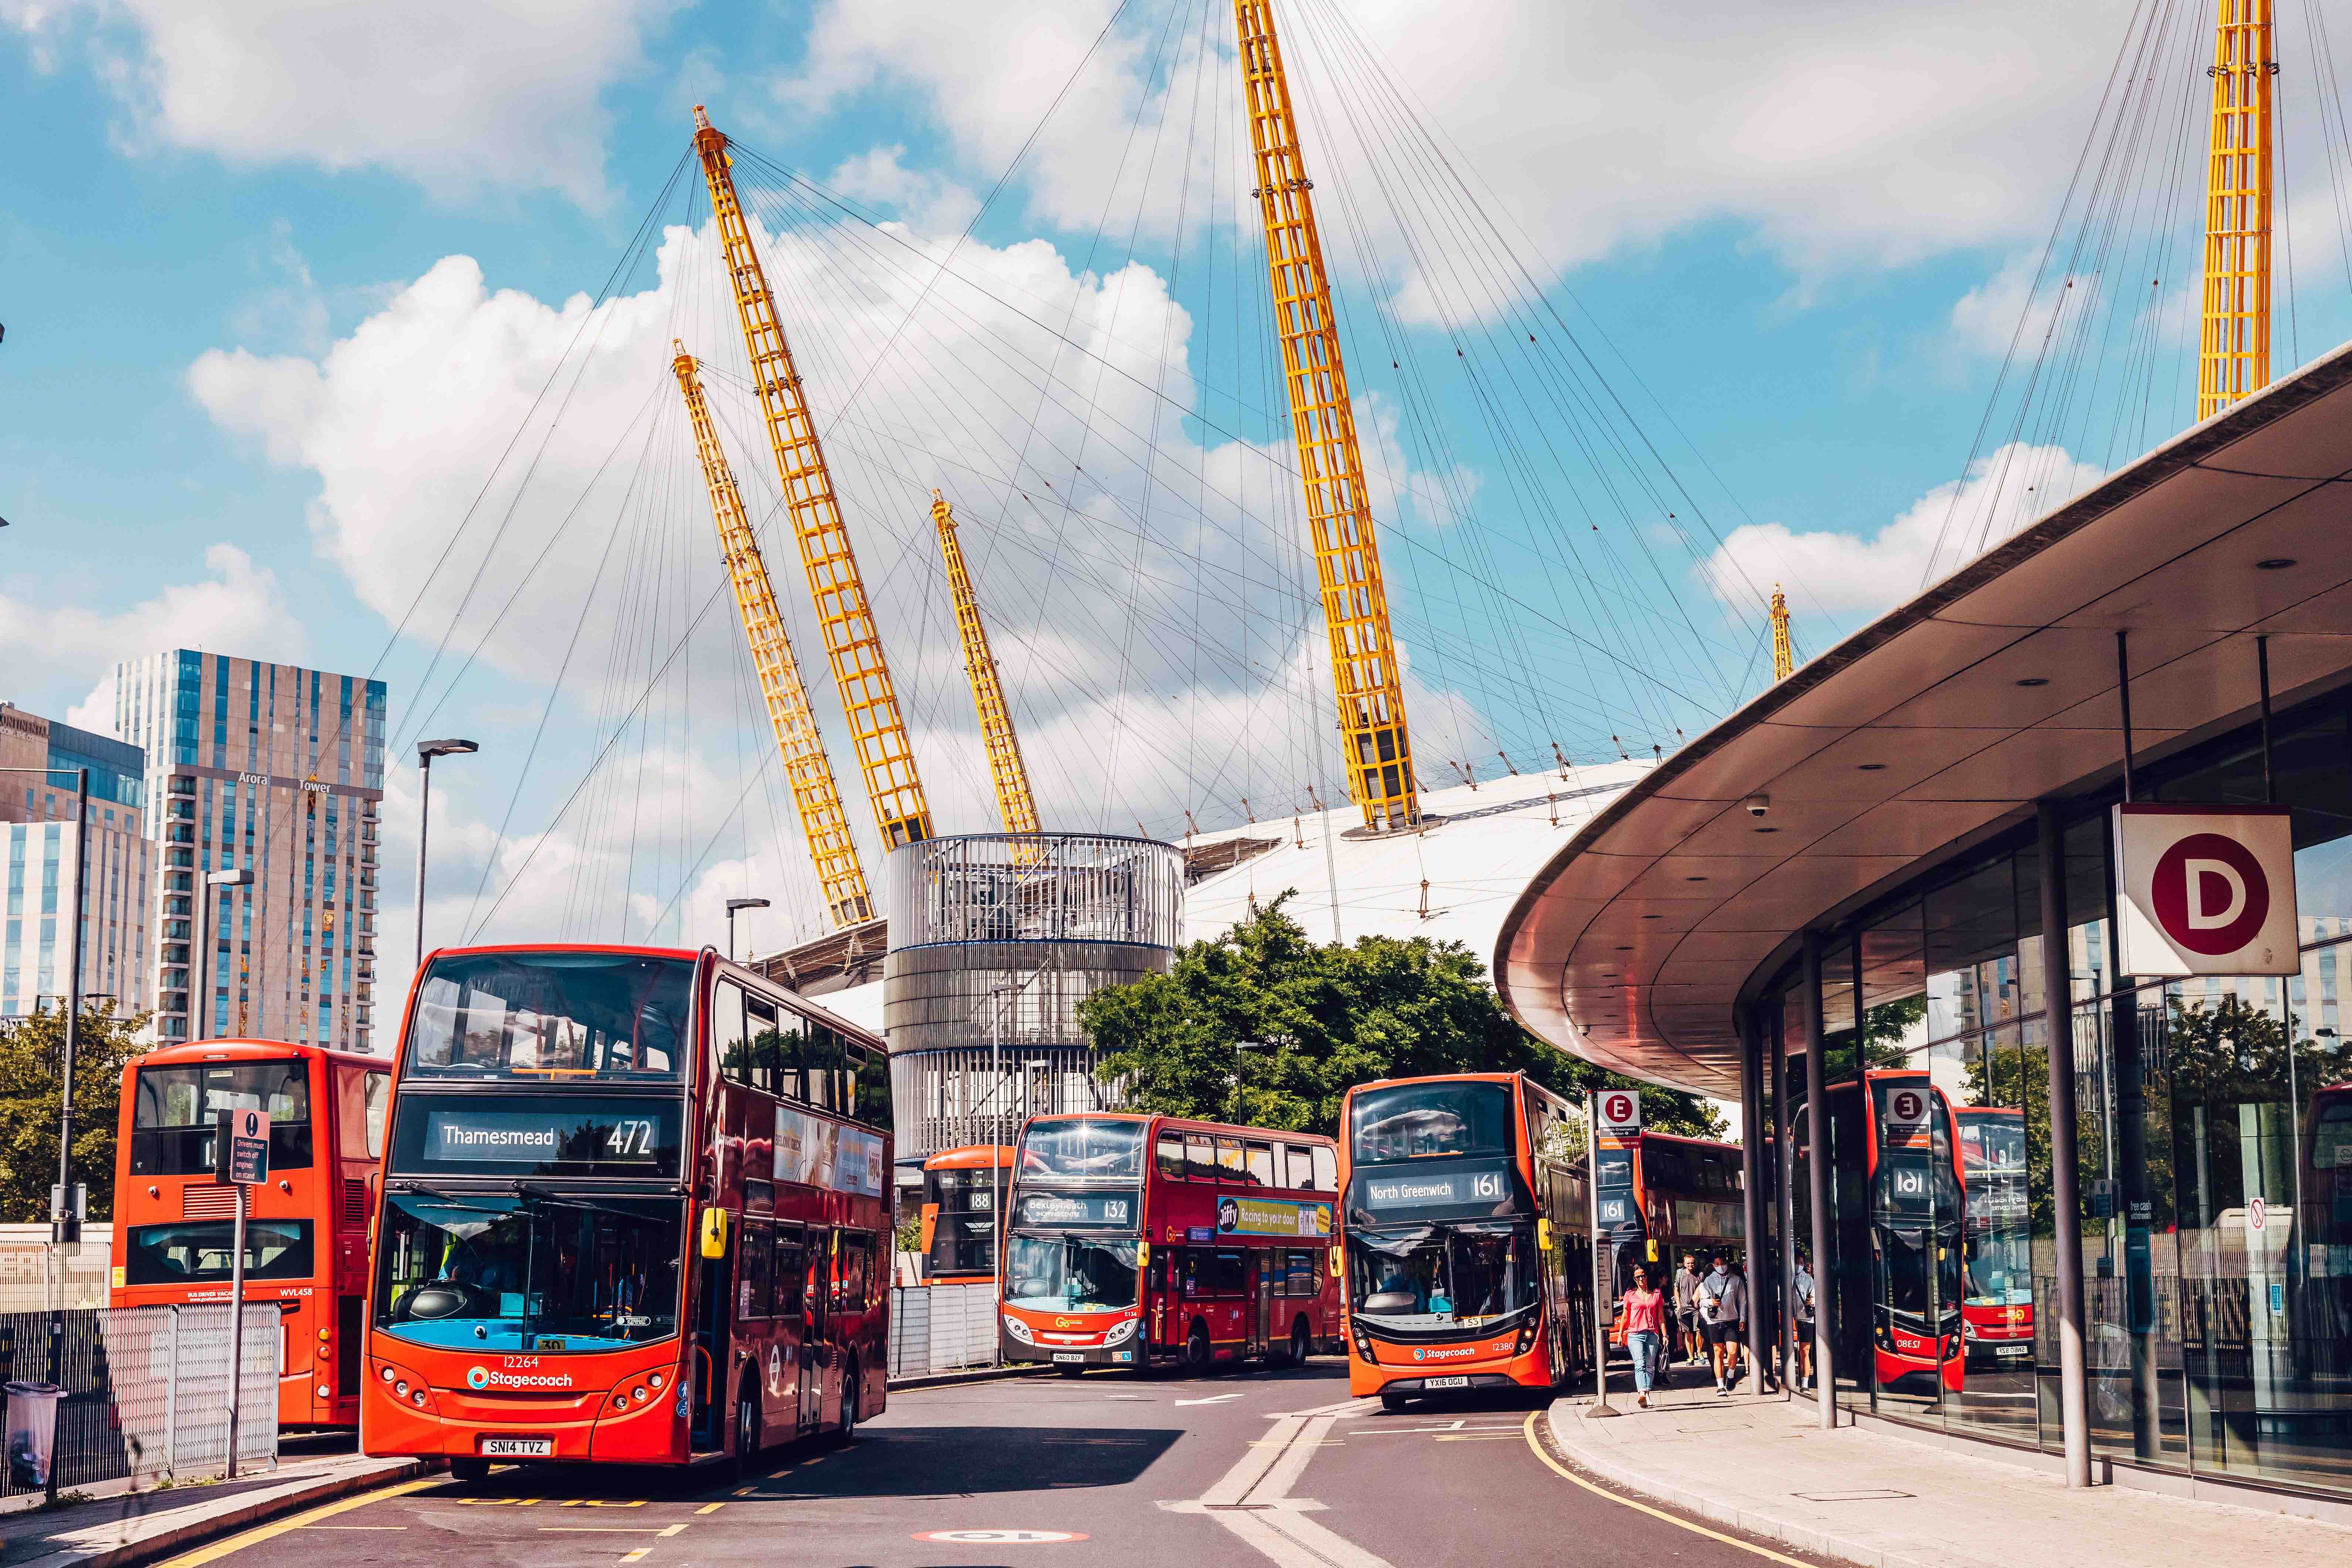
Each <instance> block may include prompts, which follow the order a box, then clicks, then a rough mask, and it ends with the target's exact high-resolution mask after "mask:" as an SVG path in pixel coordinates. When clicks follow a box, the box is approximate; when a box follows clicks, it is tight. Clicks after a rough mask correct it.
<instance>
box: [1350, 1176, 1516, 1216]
mask: <svg viewBox="0 0 2352 1568" xmlns="http://www.w3.org/2000/svg"><path fill="white" fill-rule="evenodd" d="M1358 1180H1359V1182H1360V1184H1361V1191H1362V1194H1363V1199H1362V1202H1363V1206H1364V1207H1366V1208H1368V1209H1370V1210H1371V1211H1372V1212H1373V1213H1375V1214H1387V1213H1393V1212H1396V1211H1400V1210H1412V1209H1476V1210H1479V1211H1480V1212H1483V1213H1489V1214H1491V1213H1494V1212H1496V1210H1497V1209H1498V1208H1503V1207H1507V1206H1508V1205H1510V1203H1511V1180H1510V1177H1509V1174H1508V1173H1507V1172H1506V1171H1504V1170H1503V1169H1502V1168H1501V1167H1499V1166H1498V1167H1496V1168H1493V1169H1489V1170H1456V1171H1415V1172H1413V1173H1412V1174H1410V1175H1395V1176H1389V1175H1378V1176H1375V1175H1370V1174H1367V1175H1364V1176H1361V1177H1359V1178H1358Z"/></svg>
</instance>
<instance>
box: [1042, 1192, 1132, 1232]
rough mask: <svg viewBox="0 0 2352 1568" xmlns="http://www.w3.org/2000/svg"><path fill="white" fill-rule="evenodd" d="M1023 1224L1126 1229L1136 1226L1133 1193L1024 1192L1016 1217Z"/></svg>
mask: <svg viewBox="0 0 2352 1568" xmlns="http://www.w3.org/2000/svg"><path fill="white" fill-rule="evenodd" d="M1016 1223H1017V1224H1021V1225H1035V1226H1075V1227H1078V1228H1082V1229H1096V1230H1124V1229H1129V1228H1131V1227H1132V1226H1134V1225H1135V1223H1136V1213H1135V1194H1133V1193H1024V1194H1022V1196H1021V1209H1020V1213H1019V1215H1018V1216H1017V1218H1016Z"/></svg>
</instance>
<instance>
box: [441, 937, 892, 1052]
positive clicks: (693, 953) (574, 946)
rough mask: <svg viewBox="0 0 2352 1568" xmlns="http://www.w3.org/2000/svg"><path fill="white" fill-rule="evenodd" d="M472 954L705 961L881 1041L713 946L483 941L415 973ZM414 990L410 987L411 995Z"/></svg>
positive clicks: (444, 953)
mask: <svg viewBox="0 0 2352 1568" xmlns="http://www.w3.org/2000/svg"><path fill="white" fill-rule="evenodd" d="M474 952H614V953H628V954H633V955H635V956H636V957H639V958H675V959H677V960H679V961H680V962H682V963H694V962H696V961H697V960H699V959H702V958H709V959H710V960H712V961H713V963H715V965H716V966H717V967H718V968H719V969H722V970H726V971H729V972H730V973H733V974H734V975H736V976H737V977H738V978H739V979H742V980H745V981H749V982H751V984H757V985H762V986H765V987H767V988H768V989H770V990H772V991H781V992H782V993H783V994H785V995H787V996H790V997H791V998H792V999H793V1006H795V1007H805V1008H807V1009H809V1010H810V1011H811V1012H813V1013H815V1014H818V1015H819V1016H822V1017H823V1018H824V1021H825V1022H827V1023H829V1024H832V1025H834V1026H835V1027H837V1028H839V1029H840V1030H841V1031H842V1032H843V1033H844V1034H847V1035H854V1036H856V1037H858V1038H859V1039H861V1040H872V1041H875V1042H877V1043H880V1042H881V1040H882V1037H881V1036H880V1035H877V1034H876V1033H875V1032H874V1031H873V1030H871V1029H868V1028H866V1027H865V1026H862V1025H858V1024H853V1023H851V1022H850V1021H849V1020H848V1019H846V1018H845V1017H843V1016H841V1015H840V1014H838V1013H836V1012H834V1011H833V1010H832V1009H831V1008H829V1007H826V1006H825V1005H823V1004H822V1003H818V1002H813V1001H811V1000H810V999H809V998H807V997H806V996H803V995H802V994H800V993H799V992H797V991H795V990H793V988H792V987H791V986H789V985H786V984H783V983H782V982H781V981H778V980H774V979H772V978H770V977H769V976H768V975H765V974H762V973H761V972H760V971H758V970H756V969H753V968H752V967H751V965H749V964H746V963H736V962H735V961H734V960H733V959H730V958H728V957H726V956H725V955H724V954H722V953H721V952H719V950H718V949H717V948H715V947H698V948H689V947H649V946H641V945H639V944H638V943H635V942H484V943H481V944H479V945H478V946H473V947H436V948H435V949H434V950H433V951H432V952H428V953H426V954H425V959H424V963H419V964H418V965H417V966H416V968H417V973H420V974H421V973H424V972H425V965H426V964H429V963H432V962H433V961H434V960H435V959H436V958H446V957H457V956H460V955H463V954H466V953H474ZM413 990H414V988H413V987H412V992H413ZM412 1000H413V996H412ZM402 1016H403V1018H404V1019H405V1017H406V1013H405V1010H404V1012H403V1015H402ZM404 1026H405V1025H404Z"/></svg>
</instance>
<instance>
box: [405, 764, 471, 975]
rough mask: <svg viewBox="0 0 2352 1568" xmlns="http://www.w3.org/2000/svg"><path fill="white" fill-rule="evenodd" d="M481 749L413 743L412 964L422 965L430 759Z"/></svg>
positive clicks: (430, 775)
mask: <svg viewBox="0 0 2352 1568" xmlns="http://www.w3.org/2000/svg"><path fill="white" fill-rule="evenodd" d="M481 749H482V748H481V747H479V746H478V745H476V744H475V743H474V742H471V741H419V742H416V768H417V783H416V962H417V963H418V964H419V965H420V966H421V965H422V964H423V963H425V824H426V822H427V820H428V819H429V818H430V817H431V816H432V815H433V759H434V758H436V757H463V756H470V755H471V754H472V753H474V752H478V751H480V750H481Z"/></svg>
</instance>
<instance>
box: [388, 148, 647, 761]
mask: <svg viewBox="0 0 2352 1568" xmlns="http://www.w3.org/2000/svg"><path fill="white" fill-rule="evenodd" d="M684 167H685V160H683V159H681V160H680V161H679V163H678V164H677V167H676V168H673V169H672V170H671V172H670V177H669V181H668V183H667V184H664V185H663V187H662V194H661V195H659V196H658V197H656V201H655V205H654V206H653V207H652V208H650V209H648V210H647V212H646V216H645V217H644V218H643V219H641V220H640V221H639V222H638V225H637V231H636V234H635V237H633V238H632V240H631V242H630V246H629V248H627V249H625V250H624V251H623V253H622V257H621V259H620V260H619V261H618V262H616V263H614V268H613V273H612V275H611V276H609V277H607V278H606V279H605V281H604V287H603V288H602V289H599V290H598V292H597V295H596V298H595V300H594V301H593V303H592V304H591V305H590V307H589V309H588V310H587V312H586V313H585V314H584V315H583V317H582V318H581V321H580V324H579V326H577V327H575V328H574V329H573V330H572V338H571V340H570V342H567V343H566V344H565V346H564V350H563V353H562V355H561V356H559V357H558V359H557V361H556V363H555V364H554V366H553V367H552V368H551V369H550V370H549V372H548V375H547V380H546V382H544V383H543V384H541V388H540V391H539V393H538V395H536V396H534V397H533V398H532V400H531V405H530V409H529V410H527V411H526V412H525V413H524V416H523V420H522V423H521V424H520V426H517V428H516V431H515V434H514V435H513V436H512V437H509V441H508V443H507V446H506V447H505V449H504V450H503V451H502V452H501V453H500V454H499V461H498V462H497V464H495V465H493V467H492V468H491V470H490V472H489V473H488V475H486V476H485V477H484V479H483V480H482V486H481V489H480V490H479V491H478V492H477V494H476V497H475V500H474V502H473V504H472V505H470V506H468V507H467V509H466V512H465V515H464V516H462V517H461V518H459V519H458V521H457V528H456V529H455V530H454V531H452V532H451V533H450V536H449V538H448V540H447V541H446V542H445V543H444V544H443V546H442V550H441V553H440V554H439V555H438V556H437V557H436V559H435V562H434V564H433V567H432V569H431V571H430V572H428V573H427V574H426V577H425V583H424V584H423V585H421V586H420V587H419V588H418V589H417V593H416V596H415V599H414V600H413V601H412V602H411V605H410V608H409V611H408V613H407V614H404V615H403V616H402V617H401V619H400V622H399V624H398V625H396V626H394V628H393V633H392V637H390V638H389V639H387V640H386V642H385V644H384V652H385V653H389V652H390V651H391V649H392V645H393V644H394V642H396V641H398V640H399V637H400V635H401V633H402V632H403V631H404V629H405V628H406V626H407V624H408V619H409V616H410V615H413V614H414V613H415V606H416V605H417V604H420V603H422V602H423V599H424V596H425V593H426V592H427V591H428V590H429V589H430V588H431V586H432V584H433V583H434V581H435V580H436V579H437V578H438V576H439V574H440V570H441V566H442V564H443V563H445V562H446V560H447V559H448V556H449V552H451V551H452V550H454V549H455V548H456V547H457V540H458V538H459V537H460V536H462V535H463V534H464V533H465V532H466V531H467V526H468V525H469V523H470V522H471V521H472V519H473V515H474V510H475V508H476V507H478V506H479V505H480V504H481V500H482V497H484V496H486V495H488V492H489V488H490V486H491V484H492V483H493V482H495V480H496V479H497V478H498V475H499V472H500V471H501V470H502V469H503V468H505V465H506V459H507V457H508V456H509V455H510V454H511V453H512V452H513V450H514V448H515V446H516V445H517V444H518V443H519V442H520V441H521V439H522V437H523V434H524V432H525V431H527V430H529V429H530V422H531V419H532V417H533V416H535V415H536V414H537V412H538V410H539V407H540V405H541V403H543V402H544V401H545V400H546V396H547V394H548V391H549V390H550V389H551V387H552V386H553V385H554V384H555V381H556V378H557V377H558V376H560V375H561V374H562V372H563V367H564V366H565V365H566V364H570V365H572V381H571V384H569V385H568V386H566V387H565V388H564V391H563V395H562V397H560V398H559V399H557V401H556V405H555V410H554V413H553V415H552V416H551V417H550V418H549V420H548V422H547V428H546V430H545V432H544V433H543V434H542V435H541V437H540V442H539V447H538V448H537V450H535V451H534V452H533V453H532V454H531V458H530V462H529V463H528V464H527V465H525V467H524V468H523V471H522V474H521V476H520V479H517V481H516V484H515V490H514V494H513V496H512V497H510V498H509V500H508V502H507V508H506V510H505V512H504V513H503V514H502V515H501V516H500V518H499V523H498V526H497V528H496V529H494V530H493V531H491V535H490V542H489V544H488V546H487V547H486V548H485V549H484V550H483V552H482V556H481V559H480V560H479V561H478V562H477V563H475V567H474V573H473V575H472V577H471V578H470V579H468V581H467V585H466V591H465V594H464V595H462V596H460V598H459V599H458V602H457V608H456V609H455V610H453V611H452V612H451V613H450V616H449V621H448V624H447V625H446V626H444V627H443V628H442V633H441V637H440V639H439V641H438V642H436V644H435V647H434V650H433V657H432V658H431V659H430V660H428V661H427V662H426V664H425V673H424V674H423V675H422V676H420V677H418V678H417V683H416V689H417V690H418V691H420V692H422V691H424V690H425V689H427V688H428V687H429V686H430V685H431V683H432V680H433V672H434V670H435V669H436V668H438V666H439V664H440V662H441V655H442V652H443V650H444V649H446V647H447V646H448V641H449V637H450V636H451V634H453V633H454V632H455V631H456V630H457V623H458V621H459V620H460V619H462V618H463V617H464V616H465V613H466V606H467V605H468V604H470V603H471V602H472V600H473V595H474V591H475V589H476V588H478V586H479V585H480V584H481V581H482V577H483V575H484V572H485V570H486V568H487V567H488V563H489V561H490V558H491V557H492V556H493V555H495V554H496V553H497V552H498V548H499V542H501V541H502V540H503V539H504V538H505V537H506V531H507V529H508V528H509V526H510V525H511V524H512V523H513V521H514V516H515V512H516V510H518V509H519V508H520V506H521V504H522V497H523V495H524V494H525V493H526V492H527V491H529V489H530V482H531V479H532V478H533V477H534V476H535V475H536V474H537V473H538V471H539V465H540V462H541V459H542V458H544V457H545V456H546V454H547V446H548V443H549V442H550V441H551V440H552V439H554V436H555V431H556V427H557V426H560V425H561V424H562V422H563V415H564V412H565V411H566V410H567V409H569V408H570V407H571V405H572V397H573V396H574V395H576V394H577V393H578V392H579V390H580V383H581V380H582V378H583V376H585V374H587V369H588V366H589V364H590V363H592V362H593V360H594V358H595V356H596V345H597V344H598V343H600V342H603V341H604V330H605V328H606V327H607V326H609V325H610V324H611V322H612V319H613V312H611V311H609V310H604V304H605V302H606V300H607V299H608V298H609V296H610V295H611V293H612V289H613V285H614V280H615V279H618V278H619V277H620V276H621V275H622V270H623V268H627V267H629V266H630V265H631V258H632V257H633V256H635V255H636V254H637V253H638V252H640V251H641V250H642V249H643V247H644V243H645V240H646V237H647V236H648V234H649V233H650V232H651V231H652V228H653V220H654V216H655V215H656V213H658V212H659V211H660V210H661V209H662V208H663V207H664V206H667V205H668V202H669V198H670V195H671V192H672V191H673V190H674V189H675V187H676V186H677V181H678V177H679V174H680V173H681V172H682V171H683V169H684ZM592 327H593V329H594V331H593V334H592V335H591V336H590V337H589V339H588V344H587V348H586V351H585V352H584V353H581V354H580V355H579V356H578V358H577V359H576V360H575V359H574V358H573V356H572V350H573V348H575V347H577V346H578V344H579V342H580V338H581V335H582V334H583V333H585V332H589V331H590V329H591V328H592ZM376 663H377V665H378V666H380V665H381V664H382V663H383V654H379V655H378V656H377V659H376ZM374 668H375V667H371V668H370V670H369V673H370V675H373V673H374ZM416 732H417V731H415V729H414V728H413V727H412V728H410V729H408V730H405V731H399V732H396V734H395V738H394V742H393V750H394V751H395V752H396V751H399V750H401V749H403V748H404V747H405V745H406V744H407V742H408V741H409V740H412V739H414V738H415V734H416Z"/></svg>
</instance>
